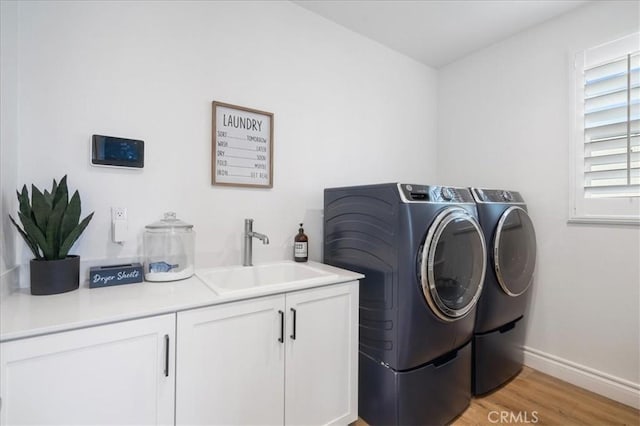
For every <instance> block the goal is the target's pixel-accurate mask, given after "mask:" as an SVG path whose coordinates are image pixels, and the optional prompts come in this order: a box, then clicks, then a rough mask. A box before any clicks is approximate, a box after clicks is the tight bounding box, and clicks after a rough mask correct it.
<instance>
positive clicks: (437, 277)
mask: <svg viewBox="0 0 640 426" xmlns="http://www.w3.org/2000/svg"><path fill="white" fill-rule="evenodd" d="M324 262H325V263H328V264H330V265H335V266H339V267H342V268H346V269H351V270H353V271H357V272H360V273H362V274H364V275H365V278H364V279H363V280H362V281H361V283H360V297H359V300H360V310H359V312H360V316H359V317H360V324H359V392H358V394H359V398H358V404H359V415H360V417H362V418H363V419H364V420H365V421H367V422H368V423H370V424H397V425H413V424H416V425H417V424H420V425H425V424H445V423H447V422H449V421H451V420H452V419H453V418H454V417H456V416H457V415H459V414H460V413H462V411H464V410H465V409H466V407H467V406H468V404H469V402H470V398H471V391H470V389H471V337H472V334H473V326H474V321H475V306H476V302H477V300H478V298H479V296H480V293H481V290H482V285H483V281H484V274H485V270H486V263H487V254H486V248H485V241H484V235H483V232H482V229H481V227H480V225H479V222H478V220H477V211H476V205H475V203H474V200H473V196H472V195H471V192H470V191H469V189H468V188H453V187H440V186H428V185H411V184H397V183H393V184H377V185H366V186H354V187H344V188H330V189H326V190H325V193H324Z"/></svg>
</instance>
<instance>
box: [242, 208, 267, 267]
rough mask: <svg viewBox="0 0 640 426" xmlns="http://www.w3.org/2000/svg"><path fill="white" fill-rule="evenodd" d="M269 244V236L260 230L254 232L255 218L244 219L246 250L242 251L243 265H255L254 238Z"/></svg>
mask: <svg viewBox="0 0 640 426" xmlns="http://www.w3.org/2000/svg"><path fill="white" fill-rule="evenodd" d="M254 237H255V238H257V239H259V240H261V241H262V244H269V237H267V236H266V235H264V234H260V233H259V232H253V219H245V220H244V252H243V253H242V266H252V265H253V238H254Z"/></svg>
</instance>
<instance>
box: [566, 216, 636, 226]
mask: <svg viewBox="0 0 640 426" xmlns="http://www.w3.org/2000/svg"><path fill="white" fill-rule="evenodd" d="M567 223H568V224H570V225H615V226H640V217H638V216H573V217H569V219H568V220H567Z"/></svg>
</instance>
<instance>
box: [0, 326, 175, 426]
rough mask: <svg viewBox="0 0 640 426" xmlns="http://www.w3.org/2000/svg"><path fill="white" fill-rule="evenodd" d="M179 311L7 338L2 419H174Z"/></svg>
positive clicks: (0, 378) (0, 379) (0, 388)
mask: <svg viewBox="0 0 640 426" xmlns="http://www.w3.org/2000/svg"><path fill="white" fill-rule="evenodd" d="M174 337H175V314H170V315H163V316H158V317H151V318H145V319H140V320H133V321H125V322H121V323H116V324H109V325H104V326H97V327H90V328H85V329H80V330H74V331H68V332H63V333H55V334H50V335H45V336H40V337H32V338H27V339H22V340H16V341H10V342H4V343H2V344H0V352H1V353H0V369H1V370H0V397H1V398H2V407H1V408H0V423H1V424H3V425H17V424H47V425H51V424H63V425H73V424H93V425H95V424H110V425H114V424H137V425H142V424H172V423H173V416H174V383H175V382H174V380H175V374H174V371H173V366H172V365H171V362H173V360H174V359H175V358H174V354H175V352H174V341H175V339H174Z"/></svg>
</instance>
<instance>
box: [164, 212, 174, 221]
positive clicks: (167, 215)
mask: <svg viewBox="0 0 640 426" xmlns="http://www.w3.org/2000/svg"><path fill="white" fill-rule="evenodd" d="M164 219H165V220H175V219H176V212H166V213H165V214H164Z"/></svg>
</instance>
